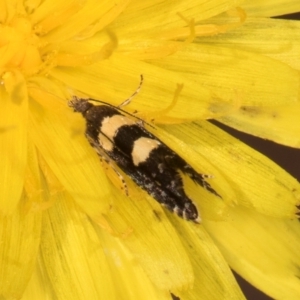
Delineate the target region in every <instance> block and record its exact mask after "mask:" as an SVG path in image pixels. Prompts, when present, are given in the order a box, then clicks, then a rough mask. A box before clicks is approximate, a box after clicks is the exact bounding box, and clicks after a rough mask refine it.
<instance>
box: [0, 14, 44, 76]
mask: <svg viewBox="0 0 300 300" xmlns="http://www.w3.org/2000/svg"><path fill="white" fill-rule="evenodd" d="M0 57H1V59H0V72H1V73H0V74H3V73H4V72H6V71H10V70H15V69H16V68H17V69H18V70H20V71H21V72H22V73H23V74H25V75H32V74H34V73H36V72H38V69H39V66H40V64H41V63H42V60H41V57H40V53H39V38H38V37H37V36H36V35H35V33H34V32H33V30H32V27H31V23H30V21H29V20H28V19H26V18H24V17H16V18H14V19H13V20H12V21H11V22H9V24H4V25H0Z"/></svg>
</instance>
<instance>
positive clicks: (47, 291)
mask: <svg viewBox="0 0 300 300" xmlns="http://www.w3.org/2000/svg"><path fill="white" fill-rule="evenodd" d="M41 265H42V264H41V257H40V256H39V257H38V260H37V263H36V267H35V270H34V271H33V273H32V276H31V279H30V281H29V283H28V285H27V287H26V290H25V291H24V293H23V295H22V298H21V300H41V299H43V300H53V299H55V298H56V295H55V294H54V291H53V289H52V286H51V282H50V280H49V278H48V277H47V274H46V272H45V270H42V269H41Z"/></svg>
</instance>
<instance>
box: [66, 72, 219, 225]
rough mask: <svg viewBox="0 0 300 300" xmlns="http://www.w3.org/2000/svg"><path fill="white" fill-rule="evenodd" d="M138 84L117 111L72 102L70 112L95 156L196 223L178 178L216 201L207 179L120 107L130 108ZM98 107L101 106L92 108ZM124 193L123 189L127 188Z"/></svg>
mask: <svg viewBox="0 0 300 300" xmlns="http://www.w3.org/2000/svg"><path fill="white" fill-rule="evenodd" d="M142 82H143V77H142V76H141V82H140V85H139V87H138V89H137V90H136V91H135V92H134V93H133V95H132V96H131V97H129V98H128V99H126V100H125V101H124V102H123V103H122V104H121V105H119V106H113V105H111V104H109V103H106V102H104V101H100V100H94V99H82V98H78V97H76V96H74V97H73V99H72V100H71V101H69V103H68V104H69V106H70V107H72V108H73V109H74V111H75V112H79V113H81V114H82V116H83V117H84V119H85V121H86V130H85V135H86V137H87V139H88V141H89V143H90V144H91V146H92V147H93V148H94V149H95V150H96V152H97V153H98V155H99V156H100V157H101V158H102V159H105V161H106V162H107V163H109V165H110V166H112V168H113V169H114V170H115V172H116V173H117V174H118V176H119V177H120V179H121V180H122V182H123V183H124V184H125V185H126V182H125V180H124V178H123V176H122V175H121V174H120V172H118V171H117V169H116V168H114V165H117V166H118V167H119V168H120V169H121V170H122V171H123V172H124V173H125V174H126V175H127V176H128V177H130V178H131V179H132V180H133V181H134V182H135V183H136V184H137V185H138V186H139V187H140V188H142V189H143V190H145V191H146V192H147V193H148V194H149V195H150V196H151V197H152V198H154V199H155V200H156V201H157V202H159V203H160V204H161V205H162V206H164V207H165V208H167V209H168V210H170V211H171V212H174V213H175V214H177V215H178V216H180V217H182V218H183V219H185V220H189V221H193V222H195V223H199V222H200V216H199V213H198V210H197V207H196V205H195V204H194V202H193V201H192V200H191V199H190V198H189V197H188V196H187V194H186V192H185V190H184V185H183V180H182V177H181V175H180V172H182V173H183V174H185V175H187V176H189V177H190V178H191V179H192V180H193V181H194V182H195V183H196V184H198V185H200V186H201V187H203V188H205V189H206V190H207V191H209V192H210V193H212V194H214V195H216V196H218V197H220V195H219V194H218V193H217V192H216V191H215V190H214V189H213V188H212V187H211V186H210V184H209V183H208V182H207V181H206V178H208V177H209V175H205V174H200V173H198V172H197V171H195V170H194V169H193V167H192V166H191V165H189V164H188V163H187V162H186V161H185V160H184V159H183V158H182V157H180V156H179V155H178V154H177V153H176V152H175V151H173V150H172V149H170V148H169V147H168V146H167V145H166V144H165V143H164V142H163V141H161V140H160V139H158V138H157V137H156V136H155V135H154V134H152V133H151V132H149V131H148V130H147V129H146V128H145V121H144V120H142V119H140V118H138V117H137V116H135V115H133V114H131V113H128V112H126V111H125V110H123V109H122V108H121V107H122V106H125V105H127V104H129V103H130V101H131V99H132V98H133V97H134V96H135V95H136V94H137V93H138V92H139V90H140V88H141V85H142ZM91 101H94V102H100V105H94V104H93V103H91ZM126 190H127V188H126Z"/></svg>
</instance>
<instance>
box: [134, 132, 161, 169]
mask: <svg viewBox="0 0 300 300" xmlns="http://www.w3.org/2000/svg"><path fill="white" fill-rule="evenodd" d="M159 145H160V142H159V141H156V140H153V139H149V138H146V137H141V138H139V139H138V140H136V141H135V142H134V144H133V150H132V153H131V155H132V160H133V163H134V165H135V166H138V165H139V164H140V163H142V162H144V161H146V160H147V158H148V157H149V155H150V153H151V151H152V150H153V149H156V148H157V147H158V146H159Z"/></svg>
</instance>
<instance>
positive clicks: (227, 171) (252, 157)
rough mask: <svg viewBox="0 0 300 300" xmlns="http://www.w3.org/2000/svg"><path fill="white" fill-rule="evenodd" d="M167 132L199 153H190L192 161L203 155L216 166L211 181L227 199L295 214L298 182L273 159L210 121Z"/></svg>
mask: <svg viewBox="0 0 300 300" xmlns="http://www.w3.org/2000/svg"><path fill="white" fill-rule="evenodd" d="M167 131H168V133H169V134H172V135H174V136H176V137H177V138H178V139H180V140H182V141H183V142H185V145H184V147H185V148H187V149H188V148H190V149H193V151H194V152H196V153H197V154H193V155H190V160H191V163H193V161H192V160H193V158H194V157H195V159H199V158H197V156H200V157H202V164H203V163H206V161H208V162H209V163H210V164H211V165H212V166H213V167H214V168H215V170H214V168H210V171H209V173H211V174H213V175H214V176H215V178H213V181H212V182H211V183H212V185H213V187H215V186H216V190H217V192H218V193H219V194H220V195H221V196H222V197H223V198H224V199H225V200H226V198H227V197H233V196H234V197H235V200H236V201H237V203H239V204H240V205H243V206H246V207H251V208H252V209H254V210H257V211H259V212H261V213H263V214H266V215H271V216H276V217H285V218H295V217H296V213H297V208H296V205H299V201H300V186H299V183H298V182H297V181H296V180H295V179H294V178H293V177H292V176H290V175H289V174H288V173H287V172H285V171H284V170H283V169H281V168H280V167H279V166H277V165H276V164H275V163H274V162H272V161H271V160H270V159H268V158H267V157H264V156H263V155H262V154H260V153H259V152H256V151H255V150H253V149H252V148H250V147H249V146H247V145H245V144H242V143H241V142H240V141H238V140H236V139H235V138H233V137H232V136H230V135H229V134H227V133H225V132H223V131H222V130H220V129H219V128H216V127H215V126H214V125H212V124H210V123H208V122H198V123H197V124H182V125H173V126H168V128H167ZM174 149H176V148H174ZM179 151H180V150H179ZM195 162H196V163H195V165H196V166H197V160H195ZM199 164H201V162H199ZM224 180H226V181H227V184H228V185H229V188H227V190H226V189H223V188H222V187H226V185H225V184H223V183H222V181H224ZM219 181H221V185H219Z"/></svg>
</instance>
